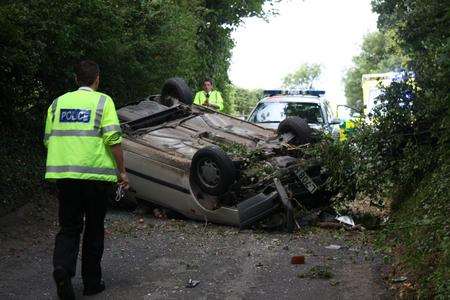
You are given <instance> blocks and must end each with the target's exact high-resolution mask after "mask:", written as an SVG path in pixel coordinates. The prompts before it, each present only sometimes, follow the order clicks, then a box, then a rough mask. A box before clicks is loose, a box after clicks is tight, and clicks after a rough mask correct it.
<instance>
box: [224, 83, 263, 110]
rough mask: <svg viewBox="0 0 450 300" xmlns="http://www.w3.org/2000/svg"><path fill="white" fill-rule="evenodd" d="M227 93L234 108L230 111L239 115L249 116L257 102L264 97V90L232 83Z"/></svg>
mask: <svg viewBox="0 0 450 300" xmlns="http://www.w3.org/2000/svg"><path fill="white" fill-rule="evenodd" d="M227 94H228V97H229V101H230V103H231V104H232V105H233V110H232V111H230V113H233V114H235V115H238V116H248V115H249V114H250V112H251V111H252V109H253V108H254V107H255V105H256V103H258V101H259V100H261V99H262V97H263V91H262V90H259V89H256V90H249V89H244V88H241V87H237V86H234V85H231V84H230V85H229V86H228V87H227Z"/></svg>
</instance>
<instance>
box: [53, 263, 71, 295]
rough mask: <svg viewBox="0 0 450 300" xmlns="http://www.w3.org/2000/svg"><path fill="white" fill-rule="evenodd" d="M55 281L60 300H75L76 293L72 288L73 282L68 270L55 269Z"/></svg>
mask: <svg viewBox="0 0 450 300" xmlns="http://www.w3.org/2000/svg"><path fill="white" fill-rule="evenodd" d="M53 279H55V283H56V291H57V293H58V297H59V299H62V300H75V293H74V291H73V287H72V280H71V278H70V276H69V274H67V272H66V270H64V269H63V268H61V267H57V268H55V270H54V271H53Z"/></svg>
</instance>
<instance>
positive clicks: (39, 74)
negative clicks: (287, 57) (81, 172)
mask: <svg viewBox="0 0 450 300" xmlns="http://www.w3.org/2000/svg"><path fill="white" fill-rule="evenodd" d="M274 1H275V0H274ZM269 2H271V1H270V0H251V1H243V0H218V1H210V0H165V1H163V0H140V1H127V0H90V1H81V0H71V1H64V0H52V1H50V0H15V1H12V0H7V1H1V2H0V41H1V42H0V65H1V67H0V126H1V128H2V130H3V131H4V132H8V134H7V135H6V136H5V137H4V138H3V139H2V140H1V142H0V155H1V157H2V158H3V160H2V163H1V168H2V170H3V171H4V173H5V174H7V175H6V178H4V180H3V182H5V184H4V185H2V186H1V188H2V189H1V191H3V187H4V188H5V189H4V190H5V191H9V192H8V193H7V194H8V195H10V196H5V197H4V199H2V201H1V202H0V214H1V213H2V208H3V207H11V206H12V207H13V206H16V207H17V206H19V205H21V204H23V202H24V201H25V200H26V199H28V196H29V195H30V194H32V192H31V191H35V190H41V189H40V188H39V187H38V186H39V185H40V184H41V182H42V169H43V164H44V159H43V149H42V148H43V147H42V146H41V144H42V131H43V129H42V126H43V123H44V120H43V119H44V116H45V111H46V109H47V107H48V106H49V104H50V103H51V101H52V100H53V99H55V98H56V97H57V96H59V95H61V94H62V93H64V92H66V91H68V90H73V89H75V88H76V87H75V83H74V80H73V79H74V74H73V66H74V65H75V64H76V63H77V62H79V61H80V60H83V59H92V60H95V61H97V62H98V63H99V65H100V72H101V83H100V90H101V91H102V92H105V93H107V94H109V95H111V96H112V98H113V99H114V101H115V102H116V105H117V106H120V105H122V104H124V103H126V102H129V101H136V100H137V99H139V98H140V97H143V96H147V95H149V94H155V93H159V91H160V89H161V86H162V84H163V82H164V81H165V80H166V79H167V78H169V77H173V76H180V77H184V78H185V79H186V80H187V81H188V83H189V84H190V86H192V87H194V86H197V85H200V82H201V81H202V80H203V78H204V77H212V78H213V79H214V80H215V82H216V85H217V87H218V88H219V89H224V88H225V87H226V85H227V84H228V83H229V80H228V75H227V71H228V67H229V64H230V57H231V48H232V47H233V41H232V39H231V31H232V30H233V28H235V27H236V26H237V25H238V24H239V23H240V22H241V20H242V18H243V17H247V16H260V17H262V16H265V15H266V12H265V9H263V4H265V3H269ZM227 101H228V100H227V97H226V95H225V102H226V103H225V104H226V107H227V109H229V110H232V107H231V105H230V103H227ZM4 194H5V193H4ZM36 197H38V195H36ZM36 197H35V198H36ZM3 211H7V209H5V210H3Z"/></svg>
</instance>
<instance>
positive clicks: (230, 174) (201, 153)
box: [191, 146, 237, 196]
mask: <svg viewBox="0 0 450 300" xmlns="http://www.w3.org/2000/svg"><path fill="white" fill-rule="evenodd" d="M236 173H237V172H236V168H235V167H234V164H233V161H232V160H231V159H230V158H229V157H228V155H227V154H226V153H225V152H224V151H223V150H222V149H220V148H219V147H217V146H208V147H205V148H202V149H200V150H198V151H197V152H196V153H195V154H194V157H193V158H192V163H191V179H192V180H193V181H194V183H195V184H196V185H197V186H198V187H199V188H200V189H201V190H202V191H204V192H206V193H208V194H210V195H213V196H218V195H222V194H224V193H225V192H227V191H228V189H229V188H230V186H231V185H232V184H233V183H234V182H235V181H236Z"/></svg>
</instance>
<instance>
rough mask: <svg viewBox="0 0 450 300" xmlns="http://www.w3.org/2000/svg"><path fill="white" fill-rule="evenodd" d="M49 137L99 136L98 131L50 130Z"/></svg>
mask: <svg viewBox="0 0 450 300" xmlns="http://www.w3.org/2000/svg"><path fill="white" fill-rule="evenodd" d="M50 135H51V136H97V137H99V136H100V135H101V134H100V132H99V131H98V130H52V133H51V134H50Z"/></svg>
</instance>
